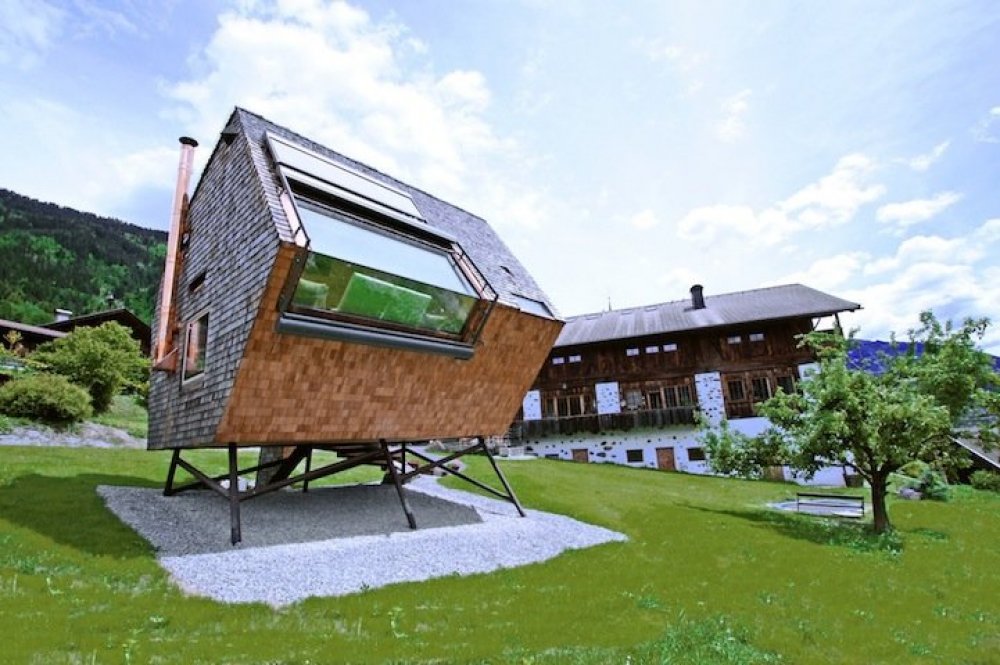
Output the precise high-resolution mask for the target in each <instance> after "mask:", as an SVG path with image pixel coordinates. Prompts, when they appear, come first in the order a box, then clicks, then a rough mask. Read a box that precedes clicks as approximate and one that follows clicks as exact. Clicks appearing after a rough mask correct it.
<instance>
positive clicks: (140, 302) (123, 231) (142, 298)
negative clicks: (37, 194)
mask: <svg viewBox="0 0 1000 665" xmlns="http://www.w3.org/2000/svg"><path fill="white" fill-rule="evenodd" d="M166 240H167V234H166V233H165V232H163V231H154V230H152V229H144V228H142V227H139V226H135V225H134V224H127V223H125V222H122V221H120V220H117V219H111V218H108V217H98V216H97V215H92V214H90V213H85V212H79V211H77V210H73V209H72V208H63V207H61V206H58V205H55V204H52V203H43V202H41V201H36V200H34V199H31V198H28V197H26V196H21V195H20V194H16V193H14V192H11V191H8V190H6V189H0V319H10V320H14V321H21V322H23V323H48V322H50V321H52V319H53V310H55V309H56V308H62V309H68V310H72V312H73V314H74V315H81V314H90V313H93V312H99V311H102V310H105V309H109V308H110V307H127V308H129V309H130V310H132V311H133V312H135V314H136V315H138V316H139V318H141V319H143V320H144V321H149V320H150V319H151V318H152V312H153V303H154V302H155V296H156V288H157V285H158V283H159V279H160V274H161V273H162V271H163V259H164V256H165V254H166Z"/></svg>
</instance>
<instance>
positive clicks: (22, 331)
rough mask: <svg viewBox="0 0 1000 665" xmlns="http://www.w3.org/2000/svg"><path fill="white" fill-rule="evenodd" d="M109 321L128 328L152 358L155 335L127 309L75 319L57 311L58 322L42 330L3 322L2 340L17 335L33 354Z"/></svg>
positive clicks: (37, 327) (55, 321)
mask: <svg viewBox="0 0 1000 665" xmlns="http://www.w3.org/2000/svg"><path fill="white" fill-rule="evenodd" d="M109 321H114V322H115V323H118V324H120V325H122V326H123V327H125V328H127V329H128V330H129V332H130V333H131V334H132V337H133V338H134V339H135V340H136V341H137V342H139V346H140V348H141V349H142V353H143V355H146V356H148V355H149V350H150V334H151V333H150V328H149V326H148V325H147V324H146V323H144V322H143V321H142V320H141V319H140V318H139V317H137V316H136V315H135V314H133V313H132V312H131V311H130V310H128V309H125V308H118V309H112V310H108V311H105V312H96V313H94V314H84V315H82V316H72V313H71V312H68V311H66V310H56V318H55V320H54V321H52V322H51V323H46V324H44V325H40V326H33V325H28V324H26V323H19V322H17V321H7V320H5V319H0V340H4V339H6V337H7V335H8V333H10V332H15V333H17V334H18V335H19V336H20V345H21V347H22V348H23V349H24V350H25V351H31V350H33V349H35V347H37V346H38V345H39V344H42V343H44V342H51V341H53V340H56V339H59V338H60V337H65V336H66V335H67V334H68V333H71V332H73V331H74V330H76V329H77V328H87V327H94V328H96V327H97V326H100V325H102V324H104V323H107V322H109Z"/></svg>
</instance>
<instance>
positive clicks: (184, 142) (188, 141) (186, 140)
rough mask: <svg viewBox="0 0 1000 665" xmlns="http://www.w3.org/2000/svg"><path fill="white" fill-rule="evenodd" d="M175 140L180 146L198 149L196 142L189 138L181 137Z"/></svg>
mask: <svg viewBox="0 0 1000 665" xmlns="http://www.w3.org/2000/svg"><path fill="white" fill-rule="evenodd" d="M177 140H178V141H180V142H181V145H189V146H191V147H192V148H197V147H198V142H197V141H195V140H194V139H193V138H191V137H190V136H182V137H180V138H179V139H177Z"/></svg>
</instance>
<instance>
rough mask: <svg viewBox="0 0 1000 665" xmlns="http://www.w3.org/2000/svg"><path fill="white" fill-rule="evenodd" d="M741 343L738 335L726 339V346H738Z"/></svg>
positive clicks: (741, 339)
mask: <svg viewBox="0 0 1000 665" xmlns="http://www.w3.org/2000/svg"><path fill="white" fill-rule="evenodd" d="M742 341H743V338H742V337H741V336H739V335H730V336H729V337H727V338H726V344H739V343H741V342H742Z"/></svg>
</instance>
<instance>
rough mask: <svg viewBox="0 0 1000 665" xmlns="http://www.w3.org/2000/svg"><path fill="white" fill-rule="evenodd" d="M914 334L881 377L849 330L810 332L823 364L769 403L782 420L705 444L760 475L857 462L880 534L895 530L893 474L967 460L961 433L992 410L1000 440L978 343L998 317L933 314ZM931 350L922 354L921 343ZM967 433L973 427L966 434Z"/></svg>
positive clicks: (764, 407)
mask: <svg viewBox="0 0 1000 665" xmlns="http://www.w3.org/2000/svg"><path fill="white" fill-rule="evenodd" d="M920 322H921V325H920V327H918V328H916V329H914V330H912V331H911V333H910V342H911V343H910V346H909V348H910V349H911V352H909V353H904V354H901V355H898V356H894V357H891V358H884V359H883V360H882V364H883V365H884V366H885V367H886V371H885V372H883V373H882V374H874V373H870V372H867V371H864V370H863V369H852V368H850V367H849V366H848V364H847V350H848V345H849V344H850V340H849V339H847V338H845V337H844V336H843V335H841V334H839V333H835V334H831V333H809V334H807V335H805V336H803V339H802V341H801V343H802V344H804V345H806V346H808V347H809V348H810V349H812V350H813V351H814V352H815V353H816V355H817V358H818V361H819V371H818V372H816V373H815V374H813V375H812V376H810V377H808V378H807V379H805V380H803V381H802V382H801V383H800V384H799V386H800V389H799V391H797V392H795V393H793V394H785V393H784V392H781V391H779V393H778V394H777V395H775V396H774V397H773V398H771V399H770V400H768V401H767V402H764V403H763V404H761V405H759V408H758V413H759V414H760V415H763V416H766V417H767V418H769V419H770V421H771V423H772V426H771V427H770V428H769V429H768V430H766V431H765V432H764V433H763V434H762V435H761V436H759V437H753V438H751V437H746V436H743V435H740V434H739V433H736V432H733V431H732V430H730V429H728V427H723V428H720V429H719V430H717V431H713V432H709V433H708V434H707V435H706V436H705V446H706V449H707V451H708V452H709V454H710V456H711V457H710V460H711V464H712V467H713V469H715V470H716V471H718V472H722V473H734V474H739V475H744V476H758V477H759V475H760V474H761V471H762V469H763V468H764V467H765V466H768V465H772V464H788V465H789V466H791V467H793V468H795V469H798V470H800V471H803V472H804V473H805V474H806V475H807V476H811V475H813V474H815V473H816V472H817V471H818V470H819V469H821V468H823V467H825V466H832V465H843V466H846V467H851V468H853V469H855V470H856V472H857V473H858V474H859V475H861V476H862V477H863V478H864V479H865V480H866V481H867V482H868V484H869V485H870V486H871V490H872V507H873V512H874V526H875V529H876V531H878V532H885V531H887V530H888V529H890V528H891V525H890V522H889V517H888V513H887V512H886V502H885V498H886V491H887V485H888V480H889V474H891V473H893V472H895V471H897V470H898V469H900V467H902V466H903V465H904V464H906V463H907V462H910V461H913V460H923V461H925V462H929V463H931V464H933V465H934V466H936V467H939V468H948V467H951V466H956V465H961V464H962V463H964V461H965V457H964V452H963V451H962V449H961V448H959V447H958V446H956V445H954V443H953V442H952V439H951V437H952V435H953V434H955V433H956V431H957V430H958V429H959V428H961V427H962V424H963V423H964V422H968V417H969V416H970V414H972V413H978V414H980V415H981V414H982V413H983V410H984V409H985V410H986V411H987V412H990V413H991V414H992V416H991V417H987V418H981V419H980V420H981V423H980V425H981V426H980V427H978V428H977V431H976V434H977V436H978V437H979V438H980V440H981V441H982V442H984V443H985V444H987V445H988V444H989V443H990V442H992V441H995V438H996V429H995V426H994V425H993V423H994V422H995V420H994V419H993V417H995V416H996V415H1000V409H997V408H996V407H997V400H996V392H991V390H995V389H996V388H997V386H1000V377H998V376H997V374H996V372H995V371H994V370H993V368H992V364H991V362H990V359H989V357H988V356H987V355H986V354H984V353H982V352H980V351H979V350H978V349H977V348H976V344H977V342H978V341H979V340H981V339H982V336H983V334H984V333H985V331H986V329H987V327H988V325H989V323H988V322H987V321H986V320H984V319H980V320H972V319H970V320H967V321H965V322H964V323H963V324H962V325H961V326H960V327H957V328H955V327H953V326H952V325H951V324H950V323H946V324H941V323H940V322H938V321H937V319H936V318H935V317H934V316H933V315H932V314H931V313H929V312H926V313H924V314H922V315H921V318H920ZM917 343H920V345H921V346H922V348H923V352H922V353H920V354H918V353H915V352H913V351H912V349H915V348H917V346H918V344H917ZM966 434H969V433H968V432H966Z"/></svg>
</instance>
